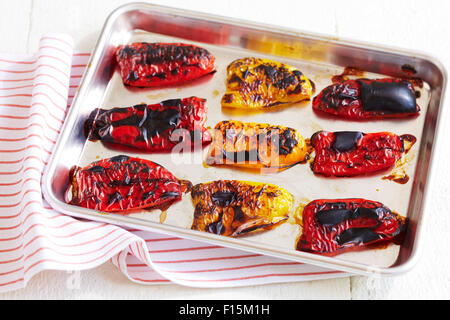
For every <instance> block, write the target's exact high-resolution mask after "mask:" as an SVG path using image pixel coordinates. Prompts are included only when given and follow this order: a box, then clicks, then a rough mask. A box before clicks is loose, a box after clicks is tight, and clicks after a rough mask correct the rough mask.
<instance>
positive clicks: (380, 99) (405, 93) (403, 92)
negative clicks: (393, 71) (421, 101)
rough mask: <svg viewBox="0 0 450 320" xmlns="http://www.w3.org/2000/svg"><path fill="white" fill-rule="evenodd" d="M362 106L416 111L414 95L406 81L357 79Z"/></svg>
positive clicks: (386, 109)
mask: <svg viewBox="0 0 450 320" xmlns="http://www.w3.org/2000/svg"><path fill="white" fill-rule="evenodd" d="M358 83H359V85H360V96H361V102H362V107H363V109H364V110H366V111H384V112H388V113H415V112H417V106H416V95H415V92H414V91H412V90H411V89H410V88H409V86H408V83H407V82H381V81H373V82H371V83H366V82H364V81H358Z"/></svg>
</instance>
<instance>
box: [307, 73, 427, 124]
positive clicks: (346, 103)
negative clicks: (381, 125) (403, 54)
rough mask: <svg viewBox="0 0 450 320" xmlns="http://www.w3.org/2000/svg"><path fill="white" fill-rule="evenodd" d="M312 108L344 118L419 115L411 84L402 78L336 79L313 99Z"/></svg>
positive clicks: (360, 118) (363, 118)
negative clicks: (338, 81) (338, 80)
mask: <svg viewBox="0 0 450 320" xmlns="http://www.w3.org/2000/svg"><path fill="white" fill-rule="evenodd" d="M312 105H313V109H314V110H316V111H320V112H325V113H328V114H331V115H334V116H338V117H341V118H347V119H352V120H367V119H380V118H402V117H409V116H412V115H417V114H418V113H419V111H420V108H419V106H418V105H417V103H416V93H415V91H414V87H413V86H412V84H411V83H410V82H408V81H406V80H401V79H390V78H389V79H376V80H369V79H358V80H346V81H343V82H340V83H335V84H333V85H330V86H328V87H326V88H325V89H323V90H322V91H321V92H320V93H319V95H317V96H316V97H315V98H314V99H313V104H312Z"/></svg>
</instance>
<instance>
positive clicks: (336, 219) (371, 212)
mask: <svg viewBox="0 0 450 320" xmlns="http://www.w3.org/2000/svg"><path fill="white" fill-rule="evenodd" d="M382 211H383V208H381V207H379V208H373V209H371V208H364V207H358V208H355V209H353V210H350V209H330V210H322V211H318V212H317V213H316V219H317V222H319V223H320V224H321V225H323V226H324V227H332V226H335V225H338V224H340V223H342V222H344V221H346V220H353V219H357V218H360V217H365V218H370V219H374V220H378V219H379V217H380V216H381V215H382Z"/></svg>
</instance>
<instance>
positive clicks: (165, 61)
mask: <svg viewBox="0 0 450 320" xmlns="http://www.w3.org/2000/svg"><path fill="white" fill-rule="evenodd" d="M116 60H117V63H118V65H119V69H120V75H121V77H122V80H123V83H124V84H126V85H129V86H134V87H156V86H165V85H174V84H179V83H182V82H186V81H190V80H194V79H197V78H199V77H201V76H203V75H206V74H208V73H211V72H213V71H215V66H214V61H215V58H214V56H213V55H212V54H211V53H210V52H209V51H208V50H206V49H204V48H200V47H197V46H194V45H189V44H183V43H146V42H137V43H133V44H129V45H125V46H119V47H118V48H117V52H116Z"/></svg>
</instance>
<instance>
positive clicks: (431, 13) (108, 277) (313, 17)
mask: <svg viewBox="0 0 450 320" xmlns="http://www.w3.org/2000/svg"><path fill="white" fill-rule="evenodd" d="M128 2H129V1H123V0H65V1H57V0H20V1H10V0H0V30H2V32H1V34H0V40H1V41H0V52H9V53H33V52H35V51H36V50H37V48H38V43H39V39H40V37H41V36H42V34H43V33H45V32H65V33H69V34H71V35H72V37H73V38H74V40H75V49H76V50H82V51H91V50H92V49H93V47H94V45H95V42H96V39H97V37H98V35H99V33H100V31H101V28H102V26H103V23H104V21H105V19H106V17H107V15H108V14H109V13H110V12H111V11H112V10H113V9H115V8H116V7H118V6H119V5H121V4H125V3H128ZM152 3H155V4H161V5H167V6H172V7H178V8H186V9H189V10H195V11H202V12H206V13H211V14H216V15H223V16H228V17H233V18H238V19H245V20H251V21H256V22H261V23H267V24H273V25H279V26H283V27H288V28H293V29H299V30H304V31H309V32H314V33H322V34H325V35H331V36H335V37H337V38H345V39H352V40H359V41H364V42H373V43H378V44H382V45H387V46H395V47H401V48H405V49H409V50H413V51H422V52H425V53H427V54H429V55H431V56H434V57H436V58H437V59H438V60H440V61H441V62H442V63H443V64H444V66H445V67H446V68H447V69H448V68H449V67H450V39H449V36H448V35H449V34H450V21H449V15H448V13H449V12H450V1H445V0H442V1H439V0H430V1H411V0H409V1H405V0H396V1H357V0H354V1H348V0H340V1H333V0H327V1H325V0H322V1H320V0H316V1H300V0H298V1H294V0H291V1H288V0H276V1H263V0H248V1H242V0H228V1H227V0H221V1H212V0H201V1H200V0H197V1H188V0H183V1H181V0H167V1H162V0H159V1H156V0H155V1H152ZM448 94H450V93H448ZM448 101H450V100H449V99H446V103H445V104H444V106H443V107H444V114H443V115H442V116H443V119H442V128H441V129H442V130H441V132H440V135H441V139H440V145H439V146H438V150H437V152H438V154H437V157H436V158H435V161H436V169H437V170H436V172H437V173H438V174H437V178H436V179H434V183H433V184H432V185H431V186H430V187H431V190H430V193H431V197H432V198H431V199H432V201H431V203H429V206H428V208H427V211H426V212H425V215H426V219H425V228H424V230H423V231H424V232H423V233H424V238H423V239H422V240H423V242H424V246H423V248H424V250H423V252H422V254H421V257H420V260H419V263H418V264H417V265H416V267H415V268H414V269H413V270H412V271H410V272H409V273H407V274H405V275H401V276H397V277H393V278H381V279H377V278H369V277H359V276H358V277H356V276H355V277H347V278H340V279H333V280H323V281H314V282H298V283H287V284H286V283H284V284H272V285H264V286H254V287H243V288H225V289H197V288H189V287H182V286H178V285H151V286H143V285H138V284H134V283H132V282H130V281H129V280H128V279H127V278H125V276H124V275H123V274H122V273H121V272H120V271H119V270H118V269H116V268H115V267H114V266H113V265H112V264H111V263H109V262H107V263H105V264H104V265H102V266H100V267H98V268H96V269H93V270H87V271H82V272H81V273H77V274H74V273H70V272H66V271H46V272H43V273H40V274H38V275H37V276H35V277H34V278H33V279H32V280H31V281H30V282H29V283H28V286H27V287H26V288H25V289H22V290H17V291H13V292H9V293H4V294H0V299H450V273H449V272H448V265H449V263H450V255H449V253H450V251H449V249H450V245H449V241H448V230H449V227H450V212H449V211H450V210H449V207H450V192H449V191H450V168H449V166H448V164H447V163H448V159H449V158H450V143H448V142H447V141H446V139H445V137H448V136H449V133H450V132H449V131H450V126H448V125H447V123H448V121H449V120H450V119H448V117H447V114H448V112H447V111H446V109H448V108H449V107H450V106H449V105H448Z"/></svg>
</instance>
